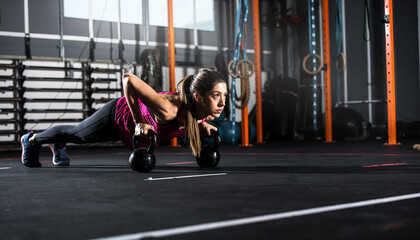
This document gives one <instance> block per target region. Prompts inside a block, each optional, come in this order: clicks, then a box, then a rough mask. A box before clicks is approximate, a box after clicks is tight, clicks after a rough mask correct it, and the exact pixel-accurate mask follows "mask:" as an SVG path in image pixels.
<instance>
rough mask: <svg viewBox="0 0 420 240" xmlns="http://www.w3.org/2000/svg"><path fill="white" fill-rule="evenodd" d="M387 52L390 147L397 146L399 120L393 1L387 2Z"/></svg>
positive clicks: (388, 0) (385, 2) (387, 0)
mask: <svg viewBox="0 0 420 240" xmlns="http://www.w3.org/2000/svg"><path fill="white" fill-rule="evenodd" d="M384 5H385V11H384V12H385V51H386V82H387V84H386V88H387V108H388V143H387V144H388V145H397V144H398V143H397V120H396V108H395V71H394V69H395V68H394V24H393V20H394V19H393V16H392V15H393V14H392V0H385V1H384Z"/></svg>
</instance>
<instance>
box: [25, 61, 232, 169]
mask: <svg viewBox="0 0 420 240" xmlns="http://www.w3.org/2000/svg"><path fill="white" fill-rule="evenodd" d="M122 78H123V88H124V97H121V98H117V99H114V100H112V101H110V102H108V103H107V104H105V105H104V106H103V107H101V108H100V109H99V110H98V111H97V112H95V113H94V114H93V115H92V116H90V117H88V118H87V119H85V120H84V121H82V122H81V123H79V124H77V125H60V126H54V127H51V128H49V129H47V130H45V131H43V132H40V133H34V132H29V133H27V134H25V135H24V136H22V138H21V144H22V163H23V164H24V165H25V166H27V167H41V163H40V162H39V151H40V149H41V147H42V144H49V145H50V148H51V150H52V152H53V164H54V165H56V166H68V165H69V164H70V159H69V157H68V156H67V153H66V144H67V143H69V142H70V143H78V144H83V143H93V142H101V141H118V140H121V141H122V143H123V144H124V145H125V146H126V147H127V148H128V149H132V145H131V144H132V137H133V134H135V135H137V136H139V137H140V138H141V140H140V141H139V145H140V146H147V145H148V141H149V140H148V139H147V134H148V131H149V130H153V131H154V132H155V133H156V135H157V143H158V144H159V143H162V142H165V141H168V140H169V139H171V138H173V137H180V136H184V135H187V136H188V139H189V144H190V147H191V149H192V152H193V154H194V156H197V155H200V151H201V141H200V128H201V130H202V131H203V132H205V134H207V136H210V131H211V129H214V130H217V129H216V128H215V127H214V126H212V125H210V124H208V123H206V122H205V121H211V120H213V119H214V118H217V117H219V116H220V114H221V112H222V111H223V108H224V106H225V101H226V96H227V94H228V93H227V86H226V82H225V80H224V79H223V78H222V76H221V75H220V74H219V73H218V72H216V71H212V70H208V69H204V70H201V71H200V72H199V73H198V74H196V75H194V76H193V75H190V76H187V77H185V78H184V79H183V80H182V81H181V82H180V83H179V84H178V91H179V92H163V93H157V92H156V91H155V90H153V89H152V88H151V87H150V86H149V85H147V84H146V83H145V82H144V81H142V80H141V79H140V78H138V77H136V76H135V75H133V74H130V73H125V74H124V75H123V77H122Z"/></svg>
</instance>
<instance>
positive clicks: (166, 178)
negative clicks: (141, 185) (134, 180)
mask: <svg viewBox="0 0 420 240" xmlns="http://www.w3.org/2000/svg"><path fill="white" fill-rule="evenodd" d="M226 174H227V173H214V174H200V175H187V176H178V177H164V178H152V177H149V178H146V179H144V180H145V181H159V180H172V179H180V178H196V177H214V176H222V175H226Z"/></svg>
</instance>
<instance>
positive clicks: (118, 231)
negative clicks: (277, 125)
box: [0, 141, 420, 240]
mask: <svg viewBox="0 0 420 240" xmlns="http://www.w3.org/2000/svg"><path fill="white" fill-rule="evenodd" d="M413 143H415V142H408V141H404V142H403V145H401V146H384V145H383V142H382V141H363V142H336V143H322V142H271V143H266V144H258V145H255V146H253V147H240V146H230V145H222V146H221V147H220V152H221V156H222V157H221V162H220V164H219V166H218V167H217V168H215V169H200V168H199V167H198V166H197V164H196V163H195V159H194V158H193V157H192V155H191V153H190V152H189V151H188V149H187V148H186V147H181V148H171V147H168V146H159V147H158V148H157V149H156V151H155V154H156V158H157V165H156V167H155V168H154V170H153V171H152V172H151V173H138V172H134V171H132V170H131V169H130V168H129V166H128V157H129V154H130V151H128V150H126V149H123V148H119V147H107V148H103V147H80V146H70V147H69V148H68V154H69V155H70V157H71V166H69V167H54V166H53V165H52V163H51V152H50V150H49V148H48V147H45V148H43V149H42V151H41V163H42V164H43V167H42V168H37V169H34V168H26V167H24V166H23V165H21V163H20V152H17V151H8V152H1V153H0V177H1V179H0V191H1V195H0V205H1V209H0V211H1V213H0V238H1V239H95V238H110V237H113V239H141V238H153V237H157V238H162V239H200V240H204V239H420V152H418V151H415V150H412V149H411V146H412V144H413Z"/></svg>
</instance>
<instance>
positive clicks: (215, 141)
mask: <svg viewBox="0 0 420 240" xmlns="http://www.w3.org/2000/svg"><path fill="white" fill-rule="evenodd" d="M210 136H212V137H213V149H214V150H215V151H217V150H219V145H220V141H219V133H218V132H217V131H216V130H214V129H211V130H210Z"/></svg>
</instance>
